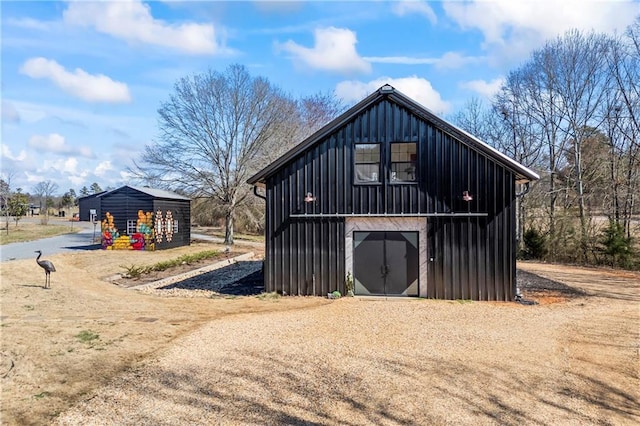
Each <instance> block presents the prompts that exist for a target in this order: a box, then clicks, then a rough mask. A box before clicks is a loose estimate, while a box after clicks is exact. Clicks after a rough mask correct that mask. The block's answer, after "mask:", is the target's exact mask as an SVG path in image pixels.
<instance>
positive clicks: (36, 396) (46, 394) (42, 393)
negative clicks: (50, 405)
mask: <svg viewBox="0 0 640 426" xmlns="http://www.w3.org/2000/svg"><path fill="white" fill-rule="evenodd" d="M49 395H51V393H49V392H46V391H45V392H40V393H39V394H37V395H33V397H34V398H35V399H42V398H45V397H47V396H49Z"/></svg>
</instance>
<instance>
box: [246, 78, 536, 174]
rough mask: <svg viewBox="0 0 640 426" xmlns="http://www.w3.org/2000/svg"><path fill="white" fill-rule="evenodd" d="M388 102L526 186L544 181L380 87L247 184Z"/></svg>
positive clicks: (522, 166) (274, 170) (400, 96)
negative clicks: (370, 109)
mask: <svg viewBox="0 0 640 426" xmlns="http://www.w3.org/2000/svg"><path fill="white" fill-rule="evenodd" d="M385 98H386V99H389V100H391V101H393V102H395V103H397V104H399V105H402V106H404V107H406V108H407V109H409V110H410V111H411V112H412V113H414V114H415V115H417V116H418V117H420V118H422V119H424V120H428V121H430V122H432V123H434V125H435V126H436V127H438V128H440V129H441V130H442V131H444V132H447V133H449V134H451V135H452V136H454V137H455V138H456V139H458V140H460V141H462V142H463V143H466V144H467V145H469V146H471V147H473V148H475V149H477V150H478V151H480V152H482V153H484V154H486V155H487V156H488V157H490V158H492V159H493V160H495V161H496V162H498V163H499V164H501V165H503V166H504V167H507V168H508V169H510V170H512V171H513V172H514V173H515V175H516V181H517V182H518V183H525V182H530V181H534V180H538V179H540V175H538V174H537V173H536V172H534V171H533V170H531V169H529V168H528V167H525V166H524V165H522V164H520V163H518V162H517V161H515V160H513V159H512V158H510V157H508V156H506V155H505V154H503V153H501V152H500V151H498V150H497V149H495V148H493V147H492V146H490V145H488V144H487V143H485V142H483V141H481V140H480V139H478V138H477V137H475V136H473V135H471V134H470V133H467V132H466V131H464V130H462V129H460V128H459V127H457V126H455V125H454V124H451V123H449V122H448V121H446V120H444V119H442V118H440V117H438V116H437V115H436V114H435V113H433V112H432V111H430V110H429V109H428V108H426V107H424V106H423V105H421V104H419V103H417V102H416V101H414V100H413V99H411V98H410V97H408V96H406V95H405V94H403V93H402V92H400V91H398V90H396V89H395V88H394V87H392V86H390V85H388V84H385V85H384V86H382V87H380V88H379V89H378V90H376V91H375V92H373V93H372V94H371V95H369V96H367V97H366V98H364V99H363V100H362V101H360V102H358V103H357V104H356V105H354V106H353V107H352V108H350V109H349V110H347V111H346V112H344V113H343V114H342V115H340V116H339V117H337V118H335V119H334V120H332V121H330V122H329V123H328V124H326V125H325V126H324V127H322V128H321V129H320V130H318V131H317V132H315V133H314V134H312V135H311V136H309V137H308V138H307V139H305V140H303V141H302V142H300V143H299V144H298V145H296V146H295V147H293V148H292V149H290V150H289V151H287V152H286V153H285V154H283V155H282V156H281V157H280V158H278V159H277V160H276V161H274V162H273V163H271V164H269V165H268V166H267V167H265V168H264V169H262V170H260V171H259V172H258V173H256V174H255V175H253V176H251V177H250V178H249V179H248V180H247V183H249V184H251V185H259V186H263V185H264V184H265V183H266V179H267V178H268V177H269V176H271V175H272V174H274V173H275V172H276V171H278V170H279V169H280V167H282V166H284V165H286V164H287V163H288V162H289V161H290V160H292V159H293V158H294V157H295V156H297V155H298V154H301V153H303V152H305V151H306V150H307V149H309V148H311V147H312V146H313V145H315V144H316V143H318V142H320V141H321V140H323V139H324V138H325V137H327V136H329V135H330V134H331V133H333V132H334V131H335V130H337V129H338V128H340V127H341V126H343V125H344V124H346V123H347V122H349V121H350V120H352V119H353V118H354V117H355V116H357V115H358V114H360V113H361V112H362V111H364V110H366V109H367V108H369V107H370V106H371V105H373V104H375V103H376V102H379V101H380V100H382V99H385Z"/></svg>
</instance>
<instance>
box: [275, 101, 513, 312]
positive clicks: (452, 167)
mask: <svg viewBox="0 0 640 426" xmlns="http://www.w3.org/2000/svg"><path fill="white" fill-rule="evenodd" d="M403 141H405V142H412V141H415V142H417V143H418V158H419V164H418V171H417V173H418V182H417V183H412V184H390V183H389V181H388V179H389V176H388V173H387V172H386V171H385V164H384V163H385V162H386V161H387V160H388V158H389V144H390V143H391V142H403ZM373 142H376V143H380V144H381V158H382V162H383V165H382V169H381V173H380V174H381V180H382V182H381V183H380V184H364V185H354V184H353V178H354V170H353V154H352V150H353V146H354V144H356V143H373ZM514 180H515V176H514V174H513V172H511V171H510V170H507V169H505V168H504V167H502V166H501V165H499V164H497V163H496V162H495V161H494V160H492V159H490V158H488V157H487V156H486V155H485V154H483V153H481V152H479V151H477V150H475V149H473V148H472V147H470V146H469V145H467V144H465V143H462V142H461V141H459V140H457V139H456V138H454V137H453V136H451V135H449V134H448V133H445V132H443V131H442V130H441V129H439V128H437V127H436V126H434V125H433V123H430V122H429V121H427V120H425V119H423V118H420V117H418V116H416V115H415V114H413V113H411V112H410V111H409V110H407V109H406V108H405V107H403V106H402V105H399V104H396V103H393V102H391V101H389V100H382V101H380V102H378V103H376V104H373V105H372V106H370V108H369V109H367V110H365V111H363V112H361V113H360V114H358V115H357V116H355V117H354V118H353V119H352V120H351V121H350V122H348V123H346V124H344V125H343V126H341V127H339V128H336V129H335V130H334V131H333V132H332V133H331V134H329V135H328V136H327V137H325V138H324V139H323V140H320V141H319V142H318V143H317V144H315V145H314V146H313V147H311V148H309V149H307V150H306V151H305V152H303V153H301V154H299V155H298V156H297V157H295V158H293V159H292V160H291V161H289V162H288V163H287V164H286V165H284V166H283V167H281V168H279V169H278V170H277V171H275V172H274V173H273V174H271V175H270V176H269V177H268V178H267V181H266V187H267V191H266V192H267V194H266V196H267V211H266V235H267V240H266V260H265V288H266V290H267V291H277V292H279V293H284V294H302V295H308V294H316V295H326V293H328V292H330V291H334V290H339V291H341V292H344V271H345V265H344V258H345V250H350V249H351V248H350V247H344V244H345V242H344V241H345V235H344V219H343V218H341V217H291V215H292V214H298V215H300V214H305V213H307V214H361V215H368V214H371V215H383V214H386V213H393V214H408V215H411V214H418V213H442V214H449V213H482V214H486V216H473V217H451V216H442V217H427V218H425V220H426V221H427V238H428V242H427V247H428V254H427V255H428V257H429V258H430V260H431V258H432V259H433V260H432V261H430V262H429V266H428V270H427V283H426V285H427V295H428V297H430V298H438V299H473V300H513V297H514V296H515V294H514V292H515V277H514V275H515V274H514V271H513V268H514V266H513V265H514V262H515V241H514V237H513V226H514V217H515V216H514V214H515V213H514V211H513V202H514V200H515V183H514ZM463 191H469V193H470V194H471V195H472V197H473V201H471V202H467V201H464V200H463V199H462V194H463ZM308 192H311V193H312V194H313V196H315V197H316V199H315V201H313V202H311V203H306V202H304V201H303V200H304V197H305V195H306V194H307V193H308Z"/></svg>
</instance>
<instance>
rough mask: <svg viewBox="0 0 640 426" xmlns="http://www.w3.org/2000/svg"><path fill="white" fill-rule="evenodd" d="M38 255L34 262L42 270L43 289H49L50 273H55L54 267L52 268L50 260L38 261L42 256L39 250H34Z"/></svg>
mask: <svg viewBox="0 0 640 426" xmlns="http://www.w3.org/2000/svg"><path fill="white" fill-rule="evenodd" d="M35 252H36V253H38V257H36V262H37V263H38V265H40V267H41V268H42V269H44V274H45V275H44V288H51V273H52V272H55V271H56V267H55V266H53V263H51V261H50V260H40V257H41V256H42V252H41V251H40V250H36V251H35Z"/></svg>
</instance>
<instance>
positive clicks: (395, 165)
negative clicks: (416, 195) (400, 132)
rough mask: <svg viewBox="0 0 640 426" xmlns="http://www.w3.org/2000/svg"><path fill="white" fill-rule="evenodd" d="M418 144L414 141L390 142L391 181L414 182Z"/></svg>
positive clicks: (415, 178)
mask: <svg viewBox="0 0 640 426" xmlns="http://www.w3.org/2000/svg"><path fill="white" fill-rule="evenodd" d="M417 160H418V145H417V144H416V143H415V142H395V143H392V144H391V170H390V173H391V174H390V179H391V182H415V181H416V180H417V175H418V173H417V164H418V161H417Z"/></svg>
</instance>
